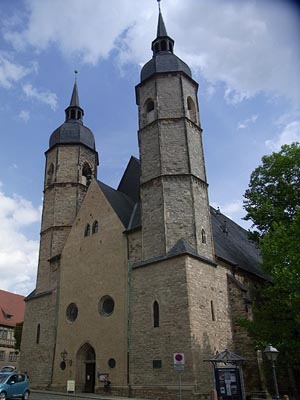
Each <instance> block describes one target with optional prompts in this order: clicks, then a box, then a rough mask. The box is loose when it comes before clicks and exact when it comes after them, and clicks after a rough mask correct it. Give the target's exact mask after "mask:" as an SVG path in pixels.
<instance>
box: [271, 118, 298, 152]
mask: <svg viewBox="0 0 300 400" xmlns="http://www.w3.org/2000/svg"><path fill="white" fill-rule="evenodd" d="M293 142H299V143H300V120H298V121H293V122H290V123H289V124H287V125H286V126H285V128H284V129H283V131H282V132H281V133H280V134H279V135H278V136H277V138H276V139H274V140H266V142H265V144H266V146H267V147H268V148H269V149H270V150H272V151H279V150H280V148H281V146H282V145H283V144H291V143H293Z"/></svg>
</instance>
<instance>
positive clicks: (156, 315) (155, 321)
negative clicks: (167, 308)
mask: <svg viewBox="0 0 300 400" xmlns="http://www.w3.org/2000/svg"><path fill="white" fill-rule="evenodd" d="M153 326H154V328H158V327H159V304H158V302H157V301H156V300H155V302H154V303H153Z"/></svg>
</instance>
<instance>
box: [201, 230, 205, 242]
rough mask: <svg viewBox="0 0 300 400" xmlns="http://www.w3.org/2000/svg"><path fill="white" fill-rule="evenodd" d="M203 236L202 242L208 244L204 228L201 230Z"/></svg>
mask: <svg viewBox="0 0 300 400" xmlns="http://www.w3.org/2000/svg"><path fill="white" fill-rule="evenodd" d="M201 238H202V243H204V244H206V233H205V230H204V229H202V231H201Z"/></svg>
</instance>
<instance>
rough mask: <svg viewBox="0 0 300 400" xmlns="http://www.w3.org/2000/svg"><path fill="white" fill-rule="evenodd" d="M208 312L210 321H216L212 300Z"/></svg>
mask: <svg viewBox="0 0 300 400" xmlns="http://www.w3.org/2000/svg"><path fill="white" fill-rule="evenodd" d="M210 311H211V319H212V321H215V320H216V317H215V309H214V302H213V301H212V300H211V302H210Z"/></svg>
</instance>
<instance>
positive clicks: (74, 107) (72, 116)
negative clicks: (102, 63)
mask: <svg viewBox="0 0 300 400" xmlns="http://www.w3.org/2000/svg"><path fill="white" fill-rule="evenodd" d="M74 73H75V82H74V87H73V92H72V96H71V100H70V105H69V107H67V108H66V110H65V112H66V121H68V120H77V121H80V122H82V117H83V115H84V111H83V109H82V108H81V107H80V104H79V96H78V88H77V74H78V71H76V70H75V71H74Z"/></svg>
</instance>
